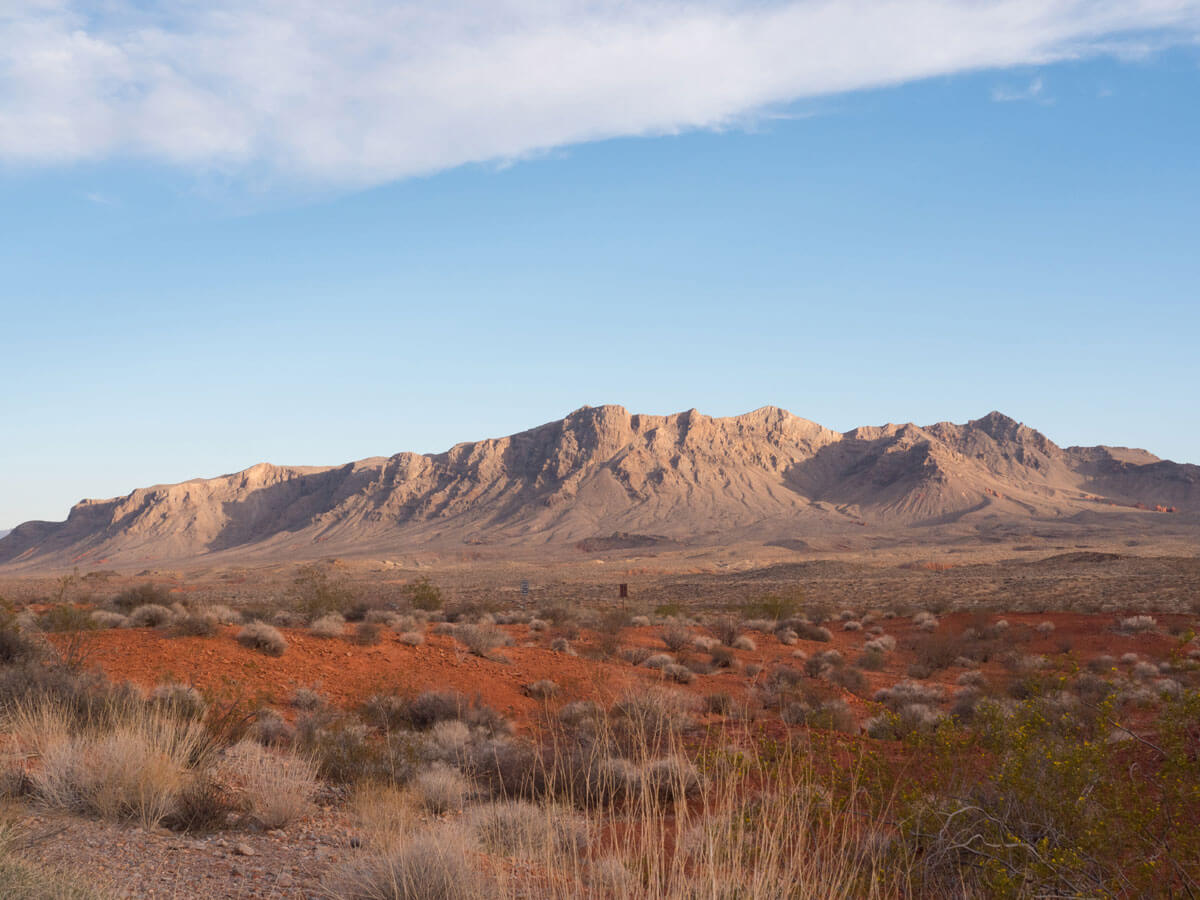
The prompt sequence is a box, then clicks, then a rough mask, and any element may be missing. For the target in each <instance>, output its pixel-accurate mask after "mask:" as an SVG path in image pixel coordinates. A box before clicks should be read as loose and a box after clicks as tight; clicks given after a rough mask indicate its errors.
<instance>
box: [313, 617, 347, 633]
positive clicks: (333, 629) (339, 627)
mask: <svg viewBox="0 0 1200 900" xmlns="http://www.w3.org/2000/svg"><path fill="white" fill-rule="evenodd" d="M345 629H346V619H345V617H344V616H342V615H341V614H340V613H328V614H327V615H324V616H321V617H320V618H319V619H314V620H313V623H312V625H310V626H309V628H308V630H309V633H310V634H312V636H313V637H319V638H338V637H341V636H342V632H343V631H345Z"/></svg>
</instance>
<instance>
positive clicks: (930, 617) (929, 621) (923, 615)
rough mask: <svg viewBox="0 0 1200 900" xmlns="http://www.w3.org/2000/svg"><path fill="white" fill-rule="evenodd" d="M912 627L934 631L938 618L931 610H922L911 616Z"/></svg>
mask: <svg viewBox="0 0 1200 900" xmlns="http://www.w3.org/2000/svg"><path fill="white" fill-rule="evenodd" d="M912 623H913V627H914V628H916V629H917V630H918V631H936V630H937V627H938V619H937V616H935V615H934V614H933V613H931V612H927V611H922V612H919V613H917V614H916V615H915V616H913V620H912Z"/></svg>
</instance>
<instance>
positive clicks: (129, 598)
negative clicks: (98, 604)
mask: <svg viewBox="0 0 1200 900" xmlns="http://www.w3.org/2000/svg"><path fill="white" fill-rule="evenodd" d="M108 602H109V606H111V607H113V608H114V609H116V610H119V611H120V612H123V613H125V614H127V615H128V614H129V613H130V612H132V611H133V610H135V609H137V608H138V607H139V606H151V605H153V606H163V607H165V606H167V605H168V604H169V603H170V602H171V594H170V592H169V591H168V590H166V589H165V588H160V587H156V586H155V585H153V584H150V583H149V582H147V583H145V584H139V585H135V586H134V587H131V588H127V589H125V590H123V591H121V592H120V593H119V594H117V595H116V596H115V597H113V598H112V599H111V600H109V601H108Z"/></svg>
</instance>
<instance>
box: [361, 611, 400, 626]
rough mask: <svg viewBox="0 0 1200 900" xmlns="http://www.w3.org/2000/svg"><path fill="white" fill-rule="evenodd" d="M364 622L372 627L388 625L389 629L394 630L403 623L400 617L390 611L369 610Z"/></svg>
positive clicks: (364, 615) (364, 616) (365, 614)
mask: <svg viewBox="0 0 1200 900" xmlns="http://www.w3.org/2000/svg"><path fill="white" fill-rule="evenodd" d="M362 620H363V622H365V623H367V624H370V625H386V626H387V627H388V628H394V627H395V626H396V625H398V624H400V621H401V619H400V616H399V615H397V614H396V613H394V612H392V611H391V610H390V609H368V610H367V611H366V612H365V613H364V614H363V617H362Z"/></svg>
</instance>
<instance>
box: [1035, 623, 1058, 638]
mask: <svg viewBox="0 0 1200 900" xmlns="http://www.w3.org/2000/svg"><path fill="white" fill-rule="evenodd" d="M1034 630H1035V631H1036V632H1037V633H1038V634H1042V635H1047V634H1054V623H1053V622H1050V621H1046V622H1038V624H1037V627H1036V628H1035V629H1034Z"/></svg>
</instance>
